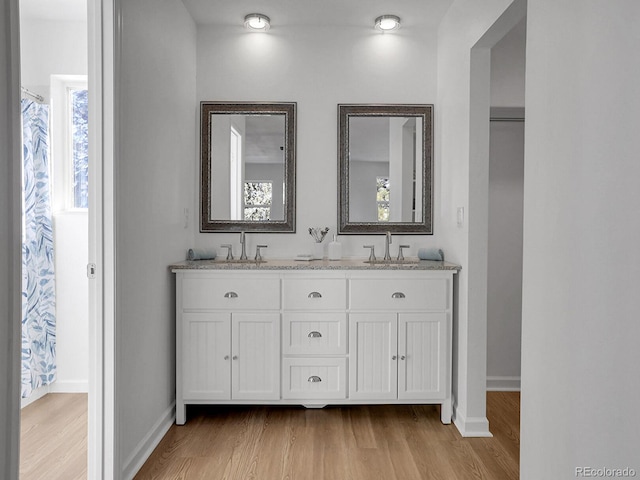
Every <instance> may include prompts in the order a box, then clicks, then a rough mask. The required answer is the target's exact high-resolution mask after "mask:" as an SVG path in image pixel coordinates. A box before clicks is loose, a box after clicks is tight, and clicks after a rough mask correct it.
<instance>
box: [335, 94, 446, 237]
mask: <svg viewBox="0 0 640 480" xmlns="http://www.w3.org/2000/svg"><path fill="white" fill-rule="evenodd" d="M351 117H421V118H422V174H423V178H424V183H423V189H422V195H421V197H420V198H421V200H422V205H423V209H422V218H421V219H420V221H417V222H350V221H349V119H350V118H351ZM416 200H417V198H416ZM385 232H393V233H404V234H418V235H433V105H429V104H424V105H409V104H406V105H400V104H398V105H392V104H381V105H375V104H338V233H339V234H341V235H345V234H347V235H348V234H373V233H385Z"/></svg>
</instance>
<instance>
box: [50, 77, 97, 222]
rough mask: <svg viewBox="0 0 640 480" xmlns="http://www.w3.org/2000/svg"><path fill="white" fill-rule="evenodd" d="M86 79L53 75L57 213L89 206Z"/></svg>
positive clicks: (53, 161)
mask: <svg viewBox="0 0 640 480" xmlns="http://www.w3.org/2000/svg"><path fill="white" fill-rule="evenodd" d="M88 97H89V95H88V90H87V77H86V76H82V75H52V76H51V116H50V118H51V140H52V142H51V145H52V148H51V159H52V166H53V208H54V211H68V210H78V211H83V210H86V209H87V208H88V206H89V122H88V116H89V98H88Z"/></svg>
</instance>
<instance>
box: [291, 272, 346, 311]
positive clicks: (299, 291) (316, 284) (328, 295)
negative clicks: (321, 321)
mask: <svg viewBox="0 0 640 480" xmlns="http://www.w3.org/2000/svg"><path fill="white" fill-rule="evenodd" d="M282 288H283V303H284V308H285V309H286V310H344V309H345V308H346V306H347V284H346V280H345V279H343V278H285V279H284V280H283V282H282Z"/></svg>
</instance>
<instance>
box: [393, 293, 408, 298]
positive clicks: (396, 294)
mask: <svg viewBox="0 0 640 480" xmlns="http://www.w3.org/2000/svg"><path fill="white" fill-rule="evenodd" d="M391 298H405V294H404V293H402V292H394V293H393V294H392V295H391Z"/></svg>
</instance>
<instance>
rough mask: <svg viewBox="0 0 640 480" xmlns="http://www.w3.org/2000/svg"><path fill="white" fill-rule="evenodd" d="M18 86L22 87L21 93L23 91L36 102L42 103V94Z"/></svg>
mask: <svg viewBox="0 0 640 480" xmlns="http://www.w3.org/2000/svg"><path fill="white" fill-rule="evenodd" d="M20 88H22V93H24V94H25V95H28V96H29V97H31V98H33V99H34V100H35V101H37V102H40V103H44V97H43V96H42V95H38V94H37V93H33V92H31V91H29V90H27V89H26V88H24V87H20Z"/></svg>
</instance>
